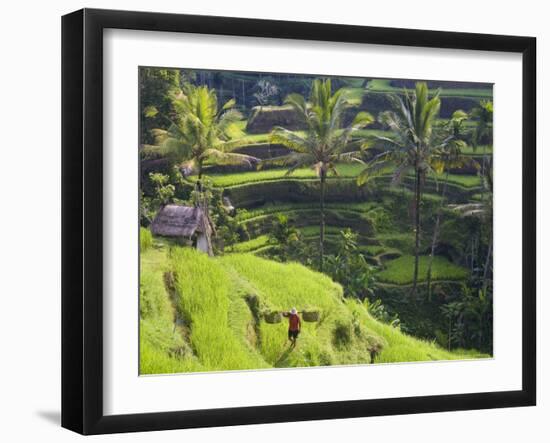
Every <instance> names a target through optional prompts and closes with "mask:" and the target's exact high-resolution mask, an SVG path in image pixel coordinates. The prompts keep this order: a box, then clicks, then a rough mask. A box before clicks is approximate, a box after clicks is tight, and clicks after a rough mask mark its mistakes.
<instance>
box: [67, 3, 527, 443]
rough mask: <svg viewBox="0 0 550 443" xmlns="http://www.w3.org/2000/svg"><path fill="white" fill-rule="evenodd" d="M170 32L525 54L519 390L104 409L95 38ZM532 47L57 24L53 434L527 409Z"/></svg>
mask: <svg viewBox="0 0 550 443" xmlns="http://www.w3.org/2000/svg"><path fill="white" fill-rule="evenodd" d="M108 28H117V29H131V30H146V31H170V32H180V33H181V32H184V33H199V34H217V35H227V36H248V37H269V38H285V39H301V40H317V41H331V42H353V43H369V44H378V45H399V46H411V47H412V46H416V47H425V48H453V49H465V50H482V51H501V52H510V53H519V54H522V63H523V108H522V130H523V140H522V154H523V165H522V174H523V177H522V182H523V190H522V193H523V214H522V220H523V233H522V235H523V257H522V260H523V268H522V279H523V280H522V285H523V293H522V345H523V348H522V358H523V361H522V389H521V390H517V391H506V392H479V393H473V394H459V395H437V396H421V397H404V398H392V399H374V400H357V401H336V402H326V403H307V404H287V405H266V406H261V407H237V408H227V409H208V410H190V411H177V412H160V413H142V414H131V415H114V416H113V415H110V416H106V415H104V413H103V407H102V405H103V373H102V371H103V342H102V340H103V334H102V327H103V318H102V316H103V299H102V290H103V289H102V286H103V275H102V269H103V227H102V223H103V209H102V206H103V198H102V195H103V181H102V180H103V148H102V138H103V111H102V109H103V87H102V85H103V30H104V29H108ZM535 85H536V39H535V38H531V37H513V36H502V35H485V34H469V33H455V32H440V31H422V30H411V29H390V28H377V27H363V26H348V25H335V24H319V23H300V22H282V21H272V20H256V19H243V18H228V17H209V16H193V15H177V14H164V13H149V12H127V11H110V10H97V9H83V10H79V11H76V12H73V13H71V14H68V15H65V16H64V17H63V18H62V175H63V176H62V426H63V427H65V428H68V429H71V430H73V431H76V432H79V433H82V434H103V433H115V432H132V431H152V430H162V429H178V428H194V427H211V426H229V425H241V424H255V423H273V422H283V421H301V420H319V419H332V418H347V417H363V416H380V415H391V414H413V413H425V412H437V411H457V410H467V409H486V408H502V407H513V406H531V405H535V403H536V315H535V309H536V275H535V274H536V163H535V162H536V157H535V151H536V89H535V87H536V86H535Z"/></svg>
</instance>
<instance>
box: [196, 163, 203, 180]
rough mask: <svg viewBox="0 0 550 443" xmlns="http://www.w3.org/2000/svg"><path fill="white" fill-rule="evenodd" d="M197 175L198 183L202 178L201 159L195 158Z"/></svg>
mask: <svg viewBox="0 0 550 443" xmlns="http://www.w3.org/2000/svg"><path fill="white" fill-rule="evenodd" d="M197 175H198V176H199V183H200V181H201V179H202V160H197Z"/></svg>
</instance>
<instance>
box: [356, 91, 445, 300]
mask: <svg viewBox="0 0 550 443" xmlns="http://www.w3.org/2000/svg"><path fill="white" fill-rule="evenodd" d="M390 100H391V102H392V107H393V110H391V111H385V112H383V113H381V114H380V116H379V120H380V121H381V123H383V124H385V125H386V126H387V127H389V129H390V130H391V131H392V132H393V137H391V138H390V137H377V139H378V140H379V141H381V142H382V143H383V144H384V145H385V146H386V147H387V151H385V152H382V153H381V154H379V155H377V156H376V157H375V158H374V159H373V160H372V161H371V162H370V163H369V165H367V168H365V170H364V171H363V172H362V173H361V174H360V175H359V178H358V181H359V183H362V182H363V181H364V180H365V178H366V177H367V176H368V175H369V174H370V173H371V172H372V169H373V167H376V168H377V169H380V168H381V167H384V166H385V165H388V164H390V165H392V167H394V168H395V169H394V172H393V177H392V184H393V185H395V184H398V183H400V182H401V181H402V179H403V178H404V177H405V176H406V175H407V174H408V173H409V172H414V197H413V198H414V208H415V216H414V218H415V220H414V232H415V247H414V257H415V259H414V272H413V286H412V291H411V292H412V293H413V294H414V293H416V286H417V283H418V262H419V255H420V202H421V200H422V192H423V189H422V188H423V183H424V181H425V178H426V175H428V174H429V173H435V171H434V169H433V167H432V165H431V160H432V155H433V154H434V151H435V149H436V148H438V146H439V145H438V143H439V142H438V140H437V137H436V136H435V135H434V131H433V129H434V125H435V122H436V120H437V117H438V115H439V109H440V107H441V100H440V99H439V91H437V92H436V93H435V94H434V95H433V97H431V98H430V97H429V91H428V86H427V84H426V83H425V82H418V83H416V88H415V91H414V92H412V93H410V92H409V91H407V90H405V91H404V92H403V96H398V95H391V96H390Z"/></svg>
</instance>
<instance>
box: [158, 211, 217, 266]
mask: <svg viewBox="0 0 550 443" xmlns="http://www.w3.org/2000/svg"><path fill="white" fill-rule="evenodd" d="M151 232H152V233H153V234H154V235H160V236H163V237H175V238H178V239H181V240H186V239H188V240H190V241H192V242H193V244H194V245H196V248H197V249H199V250H200V251H203V252H206V253H207V254H208V255H213V251H212V241H211V237H212V235H213V234H215V229H214V224H213V223H212V221H211V220H210V217H209V216H208V211H205V210H203V209H202V208H200V207H192V206H181V205H173V204H172V205H166V206H164V207H163V208H161V209H160V211H159V212H158V213H157V215H156V217H155V219H154V220H153V223H152V224H151Z"/></svg>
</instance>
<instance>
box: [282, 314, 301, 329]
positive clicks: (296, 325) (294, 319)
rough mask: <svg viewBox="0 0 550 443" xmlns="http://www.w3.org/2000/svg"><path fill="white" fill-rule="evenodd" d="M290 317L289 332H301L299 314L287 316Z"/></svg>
mask: <svg viewBox="0 0 550 443" xmlns="http://www.w3.org/2000/svg"><path fill="white" fill-rule="evenodd" d="M286 316H288V330H289V331H299V330H300V324H301V322H300V317H299V316H298V314H290V313H289V314H287V315H286Z"/></svg>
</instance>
